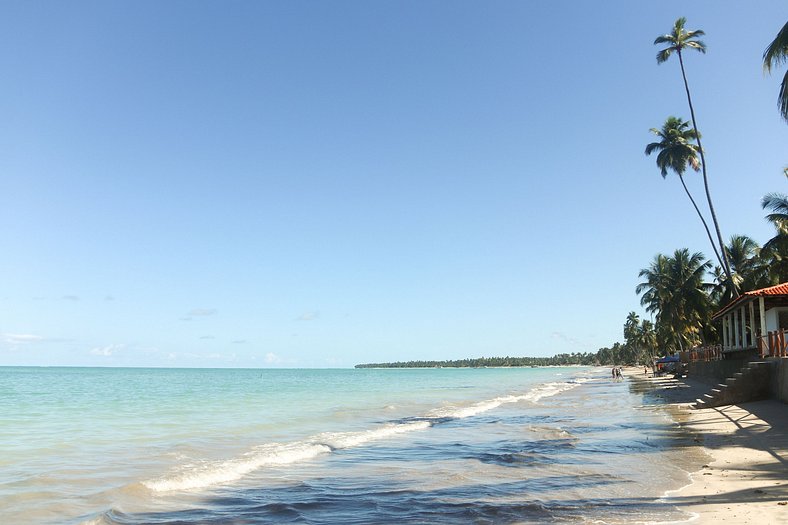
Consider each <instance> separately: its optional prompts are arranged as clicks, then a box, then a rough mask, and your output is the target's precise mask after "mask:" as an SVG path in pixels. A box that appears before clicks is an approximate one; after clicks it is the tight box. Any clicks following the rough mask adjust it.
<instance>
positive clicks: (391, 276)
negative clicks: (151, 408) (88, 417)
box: [0, 0, 788, 367]
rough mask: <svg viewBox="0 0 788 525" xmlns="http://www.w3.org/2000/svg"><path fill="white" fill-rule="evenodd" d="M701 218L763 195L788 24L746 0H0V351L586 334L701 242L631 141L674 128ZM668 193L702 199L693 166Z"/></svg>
mask: <svg viewBox="0 0 788 525" xmlns="http://www.w3.org/2000/svg"><path fill="white" fill-rule="evenodd" d="M679 16H686V17H687V19H688V23H687V26H688V27H689V28H702V29H704V30H705V31H706V33H707V35H706V37H704V40H705V42H706V44H707V46H708V53H707V54H706V55H700V54H697V53H696V54H693V55H689V56H687V60H686V65H687V70H688V76H689V80H690V83H691V88H692V90H693V94H694V97H695V103H696V111H697V117H698V124H699V127H700V129H701V132H702V133H703V136H704V146H705V148H706V151H707V161H708V164H709V176H710V181H711V189H712V196H713V198H714V199H715V204H716V207H717V210H718V214H719V218H720V222H721V226H722V229H723V233H724V235H726V236H730V235H731V234H733V233H744V234H747V235H750V236H752V237H753V238H755V239H756V240H757V241H758V242H760V243H763V242H764V241H766V240H767V239H768V238H769V237H770V236H771V230H770V227H769V225H768V224H767V223H766V222H765V221H764V219H763V216H764V212H763V210H761V208H760V205H759V201H760V199H761V197H763V195H764V194H766V193H768V192H772V191H780V192H785V191H786V180H785V178H784V177H783V176H782V168H783V167H784V166H785V165H788V147H787V146H788V125H786V124H785V123H784V122H782V121H781V120H780V119H779V117H778V114H777V109H776V96H777V90H778V86H779V79H780V78H781V76H782V74H783V71H782V70H779V71H777V72H776V73H775V75H773V76H771V77H770V76H766V75H764V74H763V72H762V69H761V62H760V57H761V54H762V52H763V49H764V48H765V46H766V45H767V44H768V42H769V41H770V40H771V39H772V38H773V37H774V36H775V35H776V33H777V31H778V30H779V29H780V27H782V25H783V24H784V23H785V21H786V19H788V5H786V3H785V2H784V1H782V0H781V1H763V2H758V4H757V6H755V5H752V4H750V3H748V2H734V1H713V2H712V1H697V2H691V3H688V2H671V1H665V2H658V3H657V2H650V3H643V2H631V1H616V2H595V3H590V2H579V1H574V2H570V1H554V2H496V1H493V2H447V1H442V2H431V1H419V2H415V1H410V2H409V1H400V2H391V1H381V2H366V1H358V2H299V1H287V2H241V1H235V2H125V3H121V2H26V1H22V2H4V3H3V4H2V6H0V66H2V70H3V71H4V72H5V74H4V75H3V81H2V82H0V114H1V115H2V121H3V125H2V126H0V152H1V153H0V225H2V228H0V246H2V252H0V365H78V366H82V365H89V366H217V367H224V366H237V367H246V366H251V367H273V366H292V367H301V366H304V367H323V366H352V365H354V364H356V363H359V362H370V361H389V360H408V359H419V358H425V359H451V358H464V357H474V356H481V355H488V356H489V355H534V356H547V355H553V354H555V353H560V352H571V351H596V350H597V349H598V348H600V347H601V346H607V345H610V344H612V343H613V342H614V341H617V340H621V339H622V334H621V331H622V325H623V322H624V318H625V316H626V314H627V312H629V311H630V310H636V311H638V312H642V310H641V308H640V307H639V300H638V297H637V296H636V295H635V292H634V289H635V286H636V285H637V283H638V277H637V273H638V271H639V269H641V268H643V267H646V266H647V265H648V263H649V262H650V261H651V259H652V258H653V256H654V255H655V254H657V253H659V252H663V253H666V252H672V251H673V250H675V249H676V248H681V247H688V248H690V249H692V250H696V251H703V252H704V253H707V254H708V253H711V251H710V249H709V247H708V241H707V240H706V239H705V234H704V232H703V230H702V227H701V226H700V223H699V222H698V220H697V218H696V217H695V216H694V211H693V210H692V208H691V207H690V204H689V202H688V201H687V199H686V197H685V196H684V195H683V192H682V190H681V187H680V185H679V183H678V181H677V180H676V179H675V178H673V177H672V176H669V178H668V179H667V180H663V179H662V178H661V177H660V175H659V171H658V169H657V168H656V167H655V164H654V159H653V158H649V157H646V156H645V155H644V153H643V150H644V147H645V145H646V143H648V142H650V141H651V139H652V136H651V135H650V134H649V131H648V130H649V128H651V127H658V126H660V125H661V123H662V122H663V121H664V119H665V118H666V117H667V116H668V115H672V114H673V115H678V116H681V117H684V118H689V112H688V110H687V109H686V99H685V96H684V92H683V88H682V85H681V79H680V72H679V66H678V63H677V62H675V61H673V60H671V61H669V62H668V63H666V64H663V65H660V66H658V65H657V64H656V61H655V55H656V52H657V49H658V48H657V47H655V46H654V45H653V44H652V42H653V40H654V38H655V37H657V36H658V35H660V34H663V33H665V32H668V31H669V30H670V28H671V26H672V24H673V21H674V20H675V19H676V18H678V17H679ZM690 178H691V180H690V181H689V184H690V185H691V189H692V190H693V191H694V192H695V195H696V197H698V198H699V199H700V198H701V197H702V193H701V191H702V188H701V183H700V177H699V176H694V175H692V176H691V177H690Z"/></svg>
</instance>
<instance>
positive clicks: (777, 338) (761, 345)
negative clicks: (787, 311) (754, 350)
mask: <svg viewBox="0 0 788 525" xmlns="http://www.w3.org/2000/svg"><path fill="white" fill-rule="evenodd" d="M758 353H759V354H760V355H761V357H788V343H787V342H786V337H785V330H782V329H781V330H774V331H773V332H766V335H762V336H760V337H758Z"/></svg>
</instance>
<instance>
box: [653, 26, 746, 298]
mask: <svg viewBox="0 0 788 525" xmlns="http://www.w3.org/2000/svg"><path fill="white" fill-rule="evenodd" d="M686 23H687V19H686V18H684V17H681V18H679V19H678V20H676V22H675V23H674V24H673V30H672V31H671V32H670V33H668V34H665V35H662V36H659V37H657V38H656V39H655V40H654V45H661V44H668V46H667V47H666V48H664V49H662V50H660V51H659V53H657V64H661V63H663V62H665V61H666V60H667V59H669V58H670V56H671V55H672V54H673V53H674V52H675V53H676V55H677V56H678V57H679V65H680V66H681V78H682V79H683V80H684V90H685V91H686V92H687V103H688V104H689V110H690V116H691V117H692V129H693V130H695V138H696V140H697V141H698V153H699V154H700V165H701V170H702V171H703V187H704V189H705V190H706V200H707V201H708V203H709V211H710V212H711V220H712V222H713V223H714V229H715V230H716V232H717V246H719V247H720V251H721V252H722V267H723V269H724V270H725V273H726V274H727V275H728V279H730V281H731V288H732V289H733V290H734V293H735V295H736V296H737V297H738V292H737V291H736V286H735V285H734V284H733V276H732V275H731V268H730V265H729V264H728V259H727V258H726V255H725V250H722V246H724V245H725V242H724V241H723V240H722V232H721V231H720V223H719V221H718V220H717V213H716V212H715V211H714V204H713V203H712V201H711V192H710V191H709V179H708V176H707V173H706V157H705V156H704V154H703V144H701V141H700V133H698V122H697V119H696V118H695V108H694V107H693V105H692V96H691V95H690V89H689V83H688V82H687V73H686V71H685V70H684V57H683V56H682V51H683V50H684V49H694V50H695V51H700V52H701V53H706V44H704V43H703V42H702V41H701V40H698V39H697V37H699V36H703V35H705V34H706V33H704V32H703V31H702V30H701V29H695V30H692V31H685V30H684V24H686ZM715 251H716V248H715Z"/></svg>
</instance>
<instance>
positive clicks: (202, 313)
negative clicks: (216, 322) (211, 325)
mask: <svg viewBox="0 0 788 525" xmlns="http://www.w3.org/2000/svg"><path fill="white" fill-rule="evenodd" d="M216 312H217V310H216V309H215V308H194V309H193V310H190V311H189V313H188V314H186V315H188V316H194V317H206V316H209V315H216Z"/></svg>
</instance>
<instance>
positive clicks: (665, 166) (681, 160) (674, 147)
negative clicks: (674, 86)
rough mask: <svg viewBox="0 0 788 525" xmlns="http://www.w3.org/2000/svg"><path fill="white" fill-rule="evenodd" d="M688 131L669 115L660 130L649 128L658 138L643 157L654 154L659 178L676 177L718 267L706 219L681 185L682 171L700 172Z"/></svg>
mask: <svg viewBox="0 0 788 525" xmlns="http://www.w3.org/2000/svg"><path fill="white" fill-rule="evenodd" d="M688 128H689V122H687V121H684V120H681V119H680V118H678V117H673V116H670V117H668V118H667V119H666V120H665V123H664V124H663V125H662V129H657V128H651V132H652V133H653V134H655V135H656V136H657V137H659V139H660V140H659V142H652V143H650V144H648V145H647V146H646V155H651V154H652V153H654V152H655V151H658V152H659V153H658V154H657V167H659V170H660V173H661V174H662V178H663V179H664V178H665V177H667V175H668V170H671V171H673V172H674V173H675V174H676V175H678V176H679V180H680V181H681V186H682V187H683V188H684V192H685V193H686V194H687V197H689V200H690V202H692V206H693V207H694V208H695V211H696V212H697V214H698V217H700V221H701V222H702V223H703V228H704V229H705V230H706V235H707V236H708V237H709V242H710V243H711V248H712V250H714V255H715V256H716V257H717V260H718V261H719V263H720V265H722V264H723V263H722V258H721V257H720V252H719V251H718V250H717V244H716V243H715V242H714V237H712V235H711V230H709V225H708V223H706V218H705V217H704V216H703V213H702V212H701V211H700V208H698V204H697V203H696V202H695V199H694V198H693V197H692V194H691V193H690V191H689V189H688V188H687V184H686V183H685V182H684V172H685V171H687V167H688V166H689V167H690V168H692V169H693V170H695V171H698V170H699V169H700V164H699V162H698V150H699V149H700V148H699V147H698V145H697V144H694V143H693V142H692V141H693V140H695V139H697V132H696V131H695V130H692V129H688Z"/></svg>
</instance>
